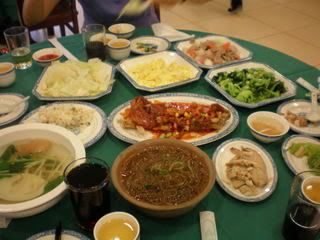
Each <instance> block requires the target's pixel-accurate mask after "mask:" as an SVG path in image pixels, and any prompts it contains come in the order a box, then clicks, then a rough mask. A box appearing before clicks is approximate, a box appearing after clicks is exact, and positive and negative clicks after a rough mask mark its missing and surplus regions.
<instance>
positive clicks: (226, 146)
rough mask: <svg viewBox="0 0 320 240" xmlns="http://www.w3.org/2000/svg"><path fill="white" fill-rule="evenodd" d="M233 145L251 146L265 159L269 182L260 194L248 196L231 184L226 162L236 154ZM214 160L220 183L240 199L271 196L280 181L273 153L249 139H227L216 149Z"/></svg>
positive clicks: (260, 198) (231, 194)
mask: <svg viewBox="0 0 320 240" xmlns="http://www.w3.org/2000/svg"><path fill="white" fill-rule="evenodd" d="M232 147H236V148H240V147H248V148H251V149H253V150H255V151H256V152H258V154H259V155H260V156H261V157H262V159H263V160H264V163H265V165H266V169H267V175H268V183H267V185H266V186H265V187H264V188H263V189H262V190H261V192H260V193H259V194H257V195H255V196H246V195H244V194H242V193H241V192H240V191H239V190H237V189H235V188H234V187H233V186H232V185H231V183H230V180H229V179H228V177H227V175H226V164H227V163H228V162H229V161H230V160H231V159H232V158H233V157H234V154H233V153H232V152H231V151H230V149H231V148H232ZM212 160H213V162H214V165H215V168H216V172H217V182H218V184H219V185H220V187H221V188H222V189H223V190H224V191H226V192H227V193H228V194H229V195H230V196H232V197H234V198H236V199H238V200H241V201H244V202H259V201H262V200H264V199H266V198H267V197H269V196H270V195H271V194H272V193H273V191H274V190H275V188H276V185H277V182H278V172H277V168H276V165H275V163H274V161H273V159H272V157H271V155H270V154H269V153H268V152H267V151H266V150H265V149H264V148H263V147H261V146H260V145H258V144H257V143H255V142H253V141H251V140H249V139H244V138H234V139H231V140H228V141H225V142H224V143H222V144H221V145H220V146H219V147H218V148H217V149H216V151H215V153H214V154H213V156H212Z"/></svg>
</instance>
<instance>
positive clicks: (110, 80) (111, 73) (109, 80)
mask: <svg viewBox="0 0 320 240" xmlns="http://www.w3.org/2000/svg"><path fill="white" fill-rule="evenodd" d="M103 64H104V69H105V70H107V72H108V77H107V79H106V84H107V86H106V90H105V91H102V92H99V93H97V94H95V95H92V96H46V95H43V94H42V93H41V90H40V89H41V88H40V87H41V85H42V84H43V83H44V79H45V78H47V72H48V68H49V67H50V66H48V67H47V68H45V69H44V70H43V72H42V73H41V75H40V77H39V79H38V80H37V82H36V84H35V86H34V88H33V89H32V94H33V95H34V96H35V97H36V98H38V99H39V100H44V101H64V100H68V101H76V100H79V101H81V100H95V99H98V98H100V97H103V96H105V95H107V94H109V93H111V91H112V87H113V83H114V75H115V71H116V70H115V67H114V66H112V65H111V64H108V63H105V62H104V63H103ZM95 74H96V75H99V73H95ZM78 87H79V88H81V87H83V86H82V84H74V88H78Z"/></svg>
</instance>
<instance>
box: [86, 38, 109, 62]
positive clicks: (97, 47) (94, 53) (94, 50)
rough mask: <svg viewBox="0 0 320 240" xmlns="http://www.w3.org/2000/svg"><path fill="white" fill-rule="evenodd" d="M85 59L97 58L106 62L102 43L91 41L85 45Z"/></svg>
mask: <svg viewBox="0 0 320 240" xmlns="http://www.w3.org/2000/svg"><path fill="white" fill-rule="evenodd" d="M86 52H87V57H88V59H89V58H99V59H101V61H104V60H106V53H105V47H104V44H103V42H99V41H92V42H88V43H86Z"/></svg>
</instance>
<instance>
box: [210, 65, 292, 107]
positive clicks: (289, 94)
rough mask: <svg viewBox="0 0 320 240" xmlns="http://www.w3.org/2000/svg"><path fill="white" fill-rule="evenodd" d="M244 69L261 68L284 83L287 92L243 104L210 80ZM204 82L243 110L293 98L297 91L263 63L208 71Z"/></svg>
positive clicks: (285, 79) (286, 79)
mask: <svg viewBox="0 0 320 240" xmlns="http://www.w3.org/2000/svg"><path fill="white" fill-rule="evenodd" d="M246 68H262V69H264V70H266V71H267V72H271V73H273V74H274V75H275V78H276V79H277V80H280V81H282V82H283V83H284V86H285V87H286V88H287V92H285V93H283V94H282V95H280V96H279V97H274V98H269V99H265V100H262V101H260V102H257V103H245V102H241V101H239V100H237V99H236V98H234V97H232V96H231V95H230V94H229V93H227V92H226V91H225V90H224V89H222V88H221V87H220V86H219V85H218V84H217V83H216V82H214V81H213V80H212V79H213V77H214V76H216V75H217V74H218V73H221V72H233V71H235V70H242V69H246ZM205 79H206V81H207V82H208V83H209V84H210V85H211V86H212V87H214V88H215V89H216V90H217V91H218V92H220V93H221V94H222V95H223V96H225V97H226V98H227V99H228V100H229V101H230V102H231V103H232V104H234V105H236V106H240V107H245V108H257V107H261V106H264V105H267V104H270V103H274V102H277V101H281V100H284V99H287V98H290V97H293V96H295V95H296V91H297V86H296V84H295V83H294V82H293V81H291V80H289V79H288V78H286V77H284V76H283V75H281V74H280V73H279V72H277V71H276V70H274V69H273V68H271V67H270V66H268V65H266V64H263V63H258V62H244V63H239V64H237V65H232V66H227V67H223V68H219V69H212V70H210V71H209V72H208V73H207V75H206V76H205Z"/></svg>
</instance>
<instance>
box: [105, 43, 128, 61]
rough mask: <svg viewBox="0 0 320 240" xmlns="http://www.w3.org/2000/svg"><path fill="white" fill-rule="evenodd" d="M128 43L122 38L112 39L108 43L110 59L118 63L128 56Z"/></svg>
mask: <svg viewBox="0 0 320 240" xmlns="http://www.w3.org/2000/svg"><path fill="white" fill-rule="evenodd" d="M130 51H131V48H130V41H129V40H127V39H123V38H118V39H113V40H110V41H109V42H108V52H109V55H110V57H111V58H112V59H114V60H117V61H120V60H122V59H125V58H128V57H129V55H130Z"/></svg>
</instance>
